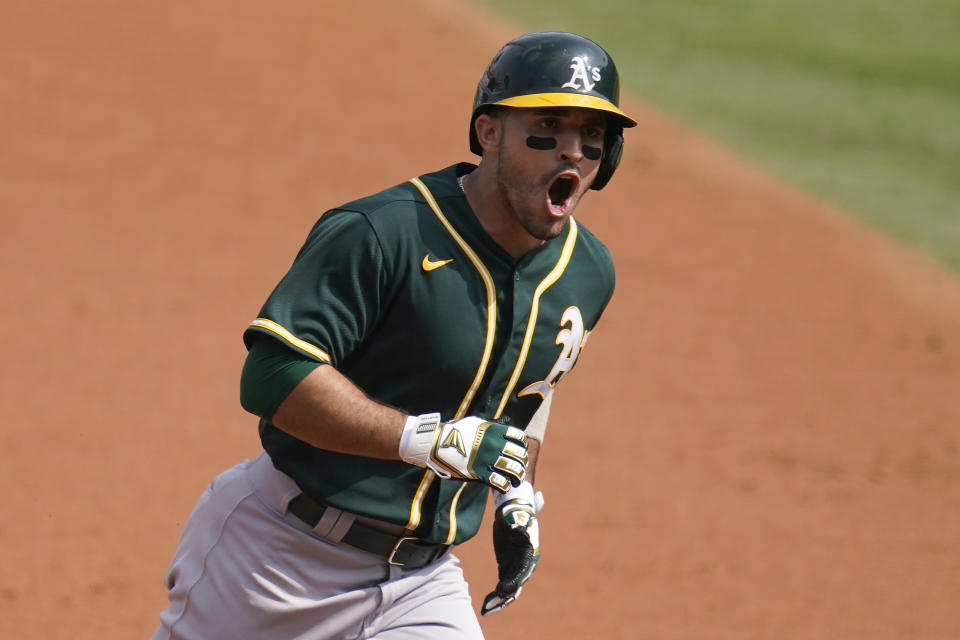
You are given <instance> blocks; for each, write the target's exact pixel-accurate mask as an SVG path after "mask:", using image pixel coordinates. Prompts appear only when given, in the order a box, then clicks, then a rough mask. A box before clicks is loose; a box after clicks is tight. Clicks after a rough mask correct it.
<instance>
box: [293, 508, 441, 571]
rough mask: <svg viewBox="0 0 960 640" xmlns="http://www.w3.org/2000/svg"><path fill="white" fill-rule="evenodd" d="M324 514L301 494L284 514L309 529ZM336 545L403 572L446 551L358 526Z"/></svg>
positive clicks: (418, 566)
mask: <svg viewBox="0 0 960 640" xmlns="http://www.w3.org/2000/svg"><path fill="white" fill-rule="evenodd" d="M326 510H327V506H326V505H323V504H320V503H319V502H317V501H316V500H314V499H313V498H311V497H310V496H308V495H307V494H305V493H301V494H300V495H298V496H296V497H295V498H293V499H292V500H291V501H290V504H288V505H287V511H289V512H290V513H292V514H293V515H295V516H297V517H298V518H300V519H301V520H303V521H304V522H306V523H307V524H308V525H310V526H311V527H316V526H317V523H318V522H320V518H321V517H323V512H324V511H326ZM340 541H341V542H343V543H345V544H348V545H350V546H351V547H356V548H357V549H360V550H361V551H366V552H367V553H373V554H375V555H378V556H380V557H382V558H386V559H387V562H389V563H390V564H392V565H396V566H398V567H403V568H404V569H419V568H420V567H425V566H427V565H428V564H430V563H431V562H433V561H434V560H436V559H437V558H439V557H440V556H442V555H443V554H444V552H445V551H446V550H447V549H449V547H448V546H447V545H445V544H439V543H436V542H423V541H421V540H420V539H419V538H410V537H407V536H395V535H393V534H390V533H387V532H386V531H380V530H379V529H374V528H373V527H371V526H368V525H365V524H363V523H360V522H354V523H353V524H352V525H350V528H349V529H348V530H347V532H346V533H345V534H344V536H343V538H342V539H341V540H340Z"/></svg>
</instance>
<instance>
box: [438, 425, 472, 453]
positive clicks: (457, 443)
mask: <svg viewBox="0 0 960 640" xmlns="http://www.w3.org/2000/svg"><path fill="white" fill-rule="evenodd" d="M440 447H441V448H442V449H448V448H450V447H453V448H454V449H456V450H457V451H458V452H459V453H460V455H462V456H466V455H467V448H466V447H464V446H463V438H462V437H461V436H460V431H459V430H458V429H451V430H450V433H449V434H447V437H446V438H444V440H443V442H442V443H441V444H440Z"/></svg>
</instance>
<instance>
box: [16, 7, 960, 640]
mask: <svg viewBox="0 0 960 640" xmlns="http://www.w3.org/2000/svg"><path fill="white" fill-rule="evenodd" d="M282 6H283V7H284V9H283V10H282V11H281V10H278V9H276V8H275V7H276V5H268V3H265V2H256V1H253V0H241V1H239V2H225V1H222V0H211V1H210V2H204V3H194V2H185V1H184V0H171V1H168V2H163V3H160V2H145V1H133V2H108V1H106V0H92V1H89V2H84V3H70V2H65V1H63V0H54V1H50V2H42V3H28V2H24V1H20V2H17V1H16V0H14V2H12V3H3V4H2V5H0V115H2V117H0V216H2V223H3V227H2V228H3V232H2V234H0V261H2V263H0V264H2V267H3V273H4V274H5V275H4V278H3V305H4V306H3V313H2V314H0V331H2V333H3V335H4V359H3V360H4V363H3V367H2V369H0V371H2V374H0V381H2V384H0V399H2V408H3V411H4V413H5V415H6V416H7V417H6V419H5V420H4V421H3V426H2V428H0V452H2V453H0V455H2V464H0V480H2V481H3V486H4V491H3V506H4V513H5V516H4V518H3V522H2V524H0V566H2V567H3V569H2V570H0V637H3V638H20V639H33V638H37V639H39V638H43V639H45V640H46V639H50V638H71V639H75V640H81V639H86V638H90V639H93V638H96V639H98V640H113V639H117V640H120V639H129V638H144V637H148V636H149V634H150V632H151V631H152V629H153V627H154V626H155V624H156V620H157V614H158V613H159V611H160V609H162V608H163V606H164V604H165V593H164V588H163V585H162V577H163V572H164V571H165V569H166V565H167V563H168V561H169V559H170V555H171V553H172V552H173V549H174V546H175V544H176V541H177V536H178V535H179V532H180V530H181V527H182V525H183V522H184V519H185V518H186V516H187V515H188V513H189V511H190V509H191V508H192V506H193V503H194V500H195V499H196V497H197V496H198V495H199V493H200V492H201V491H202V490H203V488H204V487H205V486H206V484H207V483H208V482H209V480H210V478H212V477H213V475H215V474H216V473H217V472H219V471H221V470H222V469H224V468H226V467H227V466H229V465H232V464H233V463H235V462H237V461H239V460H240V459H242V458H244V457H248V456H251V455H253V454H255V453H256V451H257V450H258V442H257V438H256V430H255V420H254V419H253V418H252V417H251V416H249V415H247V414H245V413H244V412H243V411H242V410H241V409H240V407H239V404H238V401H237V395H238V390H237V386H238V384H237V383H238V379H239V370H240V365H241V363H242V360H243V357H244V351H243V347H242V343H241V340H240V336H241V333H242V331H243V329H244V327H245V326H246V324H247V322H248V321H249V320H250V319H252V318H253V317H254V314H255V313H256V312H257V310H258V309H259V306H260V304H261V303H262V301H263V299H264V298H265V296H266V295H267V293H268V292H269V290H270V288H271V287H272V286H273V284H274V283H275V282H276V280H277V279H278V278H279V277H280V275H282V273H283V271H284V270H285V269H286V267H287V266H288V265H289V262H290V261H291V260H292V258H293V255H294V252H295V251H296V250H297V248H298V247H299V245H300V242H301V241H302V239H303V237H304V236H305V234H306V232H307V230H308V229H309V227H310V225H311V224H312V222H313V221H314V220H315V218H316V217H317V216H318V215H320V213H321V212H322V211H323V210H324V209H325V208H327V207H329V206H333V205H336V204H339V203H340V202H342V201H344V200H346V199H349V198H353V197H355V196H358V195H361V194H365V193H368V192H371V191H373V190H376V189H379V188H381V187H384V186H387V185H390V184H394V183H397V182H400V181H402V180H405V179H407V178H408V177H411V176H413V175H416V174H418V173H423V172H426V171H430V170H434V169H437V168H440V167H442V166H445V165H447V164H450V163H452V162H455V161H457V160H470V159H471V156H470V155H469V153H468V151H467V149H466V142H467V136H466V133H467V117H468V115H467V114H468V111H469V106H470V101H471V100H472V93H473V87H474V86H475V83H476V80H477V78H478V77H479V73H480V70H481V69H482V67H483V65H484V64H485V63H486V62H487V60H488V59H489V57H490V55H491V54H492V53H493V51H495V50H496V48H497V47H498V46H499V45H500V44H501V43H502V42H504V41H505V40H507V39H509V38H510V37H513V36H514V35H517V34H518V33H519V31H517V30H516V29H514V28H512V27H510V26H508V25H505V24H503V23H500V22H497V21H495V20H493V19H491V18H489V17H488V16H486V15H484V14H481V13H479V12H477V11H476V10H474V9H469V8H467V7H466V6H465V5H461V4H459V0H457V1H451V2H445V1H443V0H418V2H415V3H386V2H384V3H375V4H374V5H373V7H374V8H368V12H367V13H368V17H366V18H362V19H361V18H358V17H357V16H358V15H360V13H361V12H360V11H358V10H357V8H356V7H355V6H352V5H348V4H347V3H332V2H308V1H306V0H292V1H291V2H288V3H283V5H282ZM627 108H628V110H629V111H631V112H633V113H636V114H638V119H639V120H640V126H639V127H638V128H637V129H636V130H633V131H631V132H629V136H628V140H627V151H626V155H625V159H624V162H623V165H622V167H621V169H620V171H619V173H618V174H617V176H616V177H615V178H614V180H613V182H612V183H611V185H610V186H609V187H608V188H607V189H606V190H604V191H603V192H600V193H595V194H592V195H590V196H589V197H588V198H587V199H586V200H585V201H584V204H583V205H582V207H581V210H580V211H579V213H578V218H579V219H580V220H581V221H582V222H583V223H584V224H586V225H587V226H588V227H590V228H591V229H592V230H593V231H594V232H596V233H597V234H598V235H599V236H600V237H601V238H603V239H605V240H606V241H607V243H608V245H609V246H610V248H611V250H612V251H613V253H614V257H615V260H616V262H617V266H618V284H617V295H616V296H615V298H614V301H613V303H612V304H611V306H610V308H609V310H608V313H607V315H606V316H605V317H604V320H603V321H602V323H601V325H600V327H599V328H598V330H597V331H596V332H595V334H594V335H593V337H592V338H591V340H590V343H589V346H588V347H587V349H586V350H585V352H584V354H583V357H582V358H581V362H580V364H579V366H578V367H577V369H576V371H575V372H574V373H573V374H572V375H571V376H570V378H569V379H568V380H567V381H565V382H564V383H563V385H561V389H562V391H561V393H560V394H558V399H557V401H556V403H555V404H556V407H555V411H554V414H555V419H554V421H553V424H552V425H551V428H550V431H549V434H548V438H547V442H546V445H545V449H544V453H543V456H542V465H541V467H540V470H539V473H538V484H539V486H540V488H542V489H543V491H544V492H545V494H546V496H547V506H546V509H545V511H544V512H543V518H542V519H543V548H544V556H543V560H542V562H541V565H540V568H539V569H538V572H537V575H536V576H535V578H534V579H533V581H532V582H530V583H529V588H527V589H526V590H525V591H524V594H523V597H522V598H521V599H520V600H519V601H518V602H517V603H516V604H515V605H514V606H512V607H511V608H510V609H508V610H507V611H506V612H504V613H502V614H499V615H498V616H494V617H492V618H490V619H489V620H484V621H483V622H484V625H485V629H486V631H487V634H488V637H489V638H516V637H521V634H522V637H524V638H656V639H658V640H673V639H676V640H680V639H684V640H687V639H691V640H692V639H700V638H703V639H711V640H727V639H729V640H743V639H745V638H777V639H780V640H783V639H800V638H803V639H810V640H815V639H816V640H820V639H824V638H829V639H831V640H853V639H861V638H870V639H871V640H883V639H890V640H902V639H905V638H910V639H944V640H946V639H956V638H960V607H958V601H957V596H958V594H960V430H958V427H960V401H958V392H960V279H958V278H957V277H956V276H952V275H949V274H947V273H945V272H943V271H942V270H940V269H938V268H937V267H935V266H933V265H931V264H930V263H929V262H927V261H926V260H925V259H923V258H920V257H917V256H915V255H914V254H912V253H910V252H909V251H907V250H904V249H902V248H900V247H898V246H897V245H895V244H893V243H891V242H889V241H887V240H885V239H883V238H881V237H879V236H878V235H876V234H874V233H872V232H870V231H867V230H864V229H863V228H861V227H860V226H858V225H856V224H854V223H852V222H850V221H848V219H847V218H846V217H845V216H844V215H842V214H840V213H838V212H836V211H833V210H831V209H830V208H829V207H827V206H826V205H824V204H823V203H820V202H818V201H816V200H815V199H813V198H810V197H809V196H806V195H803V194H801V193H798V192H796V191H795V190H793V189H791V188H789V187H786V186H783V185H782V184H779V183H778V182H776V181H775V180H773V179H771V178H769V177H767V176H766V175H764V174H763V173H761V172H759V171H757V170H754V169H753V168H751V167H750V166H749V165H748V164H746V163H744V162H743V161H741V160H738V159H737V158H735V157H733V156H732V155H731V154H729V153H728V152H726V151H724V150H723V149H722V148H720V147H719V146H716V145H714V144H712V143H710V142H708V141H705V140H703V139H701V138H699V137H697V136H696V135H693V134H691V133H690V132H689V131H687V130H685V129H684V128H683V127H680V126H677V125H676V124H675V123H673V122H672V121H671V120H669V119H667V118H665V117H663V116H661V115H659V114H658V113H656V112H655V111H653V110H651V109H648V108H646V107H645V106H643V105H641V104H637V103H628V107H627ZM484 530H487V529H486V527H485V529H484ZM461 556H462V557H463V558H464V563H465V565H466V571H467V575H468V578H469V579H470V582H471V588H472V590H473V595H474V599H475V601H478V599H479V598H481V597H482V595H483V594H484V593H485V592H486V591H487V590H488V589H489V587H490V586H492V584H493V581H494V575H495V568H494V566H493V559H492V555H491V550H490V544H489V541H488V539H487V536H486V535H483V536H481V537H479V538H478V539H477V540H475V541H473V542H471V543H470V544H468V545H466V546H464V547H463V548H462V549H461Z"/></svg>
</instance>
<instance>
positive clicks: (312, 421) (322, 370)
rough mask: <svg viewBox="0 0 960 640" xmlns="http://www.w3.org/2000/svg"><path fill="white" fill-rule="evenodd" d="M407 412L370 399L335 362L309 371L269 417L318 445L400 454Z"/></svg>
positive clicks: (395, 456) (385, 455)
mask: <svg viewBox="0 0 960 640" xmlns="http://www.w3.org/2000/svg"><path fill="white" fill-rule="evenodd" d="M406 418H407V415H406V414H405V413H403V412H402V411H399V410H398V409H394V408H392V407H388V406H386V405H383V404H380V403H379V402H376V401H375V400H371V399H370V398H369V397H367V395H366V394H365V393H364V392H363V391H361V390H360V389H359V388H358V387H357V386H356V385H355V384H353V382H351V381H350V380H349V379H348V378H347V377H346V376H344V375H343V374H342V373H340V372H339V371H337V370H336V369H335V368H334V367H332V366H320V367H317V368H316V369H314V370H313V371H311V372H310V373H309V374H307V376H306V377H305V378H303V380H301V381H300V383H299V384H298V385H297V386H296V387H294V389H293V391H291V392H290V394H289V395H287V397H286V398H285V399H284V400H283V402H281V403H280V406H279V407H278V408H277V411H276V412H275V413H274V414H273V417H272V418H271V419H270V421H271V422H272V423H273V424H274V425H275V426H277V427H278V428H280V429H282V430H284V431H286V432H287V433H289V434H290V435H292V436H294V437H296V438H299V439H300V440H303V441H304V442H307V443H309V444H311V445H313V446H315V447H318V448H321V449H327V450H329V451H337V452H340V453H349V454H353V455H360V456H366V457H370V458H386V459H398V458H399V452H398V445H399V442H400V434H401V432H402V431H403V425H404V422H405V421H406Z"/></svg>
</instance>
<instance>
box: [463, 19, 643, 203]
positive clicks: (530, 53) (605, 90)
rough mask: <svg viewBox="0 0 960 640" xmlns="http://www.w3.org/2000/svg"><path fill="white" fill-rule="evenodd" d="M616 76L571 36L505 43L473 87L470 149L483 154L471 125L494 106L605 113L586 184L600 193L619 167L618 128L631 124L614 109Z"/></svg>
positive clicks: (608, 62) (597, 53)
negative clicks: (596, 165) (600, 148)
mask: <svg viewBox="0 0 960 640" xmlns="http://www.w3.org/2000/svg"><path fill="white" fill-rule="evenodd" d="M619 102H620V77H619V75H618V74H617V67H616V66H615V65H614V64H613V59H612V58H611V57H610V55H609V54H608V53H607V52H606V51H604V49H603V47H601V46H600V45H598V44H597V43H596V42H593V41H592V40H589V39H587V38H584V37H583V36H579V35H576V34H573V33H565V32H561V31H542V32H538V33H528V34H527V35H524V36H520V37H519V38H516V39H515V40H511V41H510V42H508V43H507V44H505V45H504V46H503V48H502V49H500V51H499V52H498V53H497V55H495V56H494V57H493V60H491V61H490V65H489V66H488V67H487V70H486V71H485V72H484V73H483V77H482V78H481V79H480V83H479V84H478V85H477V95H476V98H475V99H474V101H473V116H472V117H471V118H470V151H472V152H473V153H475V154H477V155H481V154H482V153H483V149H482V147H481V146H480V141H479V140H477V133H476V129H475V128H474V122H475V121H476V119H477V116H479V115H480V114H481V113H484V112H485V111H487V110H489V109H490V108H491V107H494V106H498V105H499V106H505V107H521V108H523V107H526V108H530V107H581V108H587V109H596V110H598V111H604V112H606V114H607V116H608V117H607V122H608V123H607V136H606V140H605V142H604V153H603V157H602V158H601V160H600V169H599V170H598V171H597V177H596V178H595V179H594V181H593V184H592V185H591V188H592V189H598V190H599V189H602V188H603V187H604V186H605V185H606V184H607V182H609V180H610V178H611V176H613V172H614V170H615V169H616V168H617V165H618V164H619V163H620V155H621V153H622V151H623V129H624V128H625V127H635V126H636V125H637V121H636V120H634V119H633V118H631V117H630V116H628V115H627V114H626V113H624V112H623V111H621V110H620V107H619V106H618V105H619Z"/></svg>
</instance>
